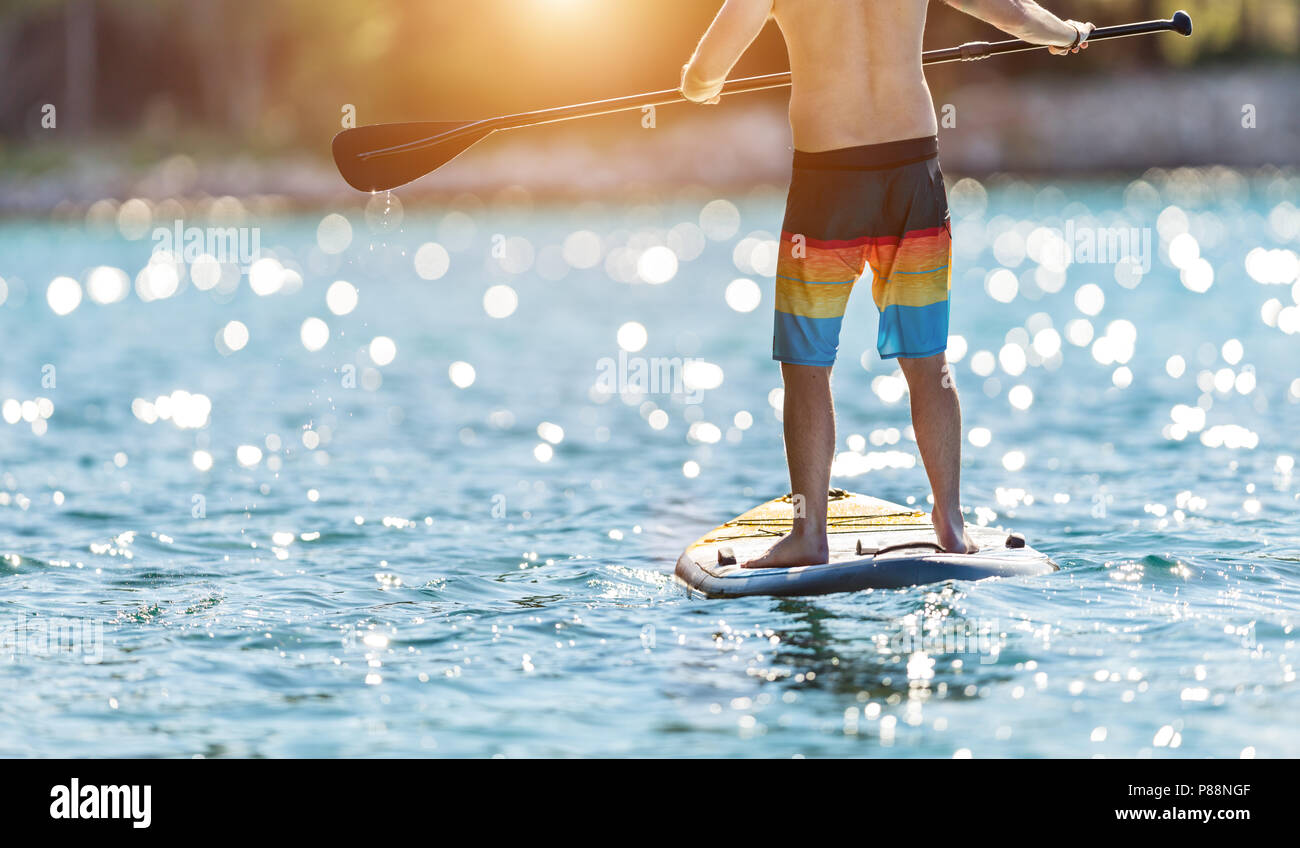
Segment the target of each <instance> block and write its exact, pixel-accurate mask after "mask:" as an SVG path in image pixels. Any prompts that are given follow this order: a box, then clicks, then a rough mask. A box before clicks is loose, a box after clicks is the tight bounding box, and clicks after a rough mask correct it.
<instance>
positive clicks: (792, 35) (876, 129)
mask: <svg viewBox="0 0 1300 848" xmlns="http://www.w3.org/2000/svg"><path fill="white" fill-rule="evenodd" d="M927 6H928V0H775V2H774V4H773V17H775V19H776V22H777V25H778V26H779V27H780V28H781V33H782V34H783V35H784V36H785V41H786V47H787V49H788V51H789V55H790V68H791V72H792V75H793V78H794V86H793V89H792V91H791V95H790V125H791V128H792V129H793V132H794V146H795V147H796V148H797V149H799V150H807V151H820V150H834V149H838V148H842V147H855V146H858V145H864V144H878V143H880V142H886V141H896V140H898V139H907V138H918V137H921V136H930V135H934V134H935V133H936V132H937V131H938V125H937V123H936V122H935V116H934V105H933V103H932V101H931V99H930V90H929V87H928V86H927V85H926V82H925V75H924V73H923V72H922V68H921V39H922V34H923V33H924V30H925V16H926V8H927Z"/></svg>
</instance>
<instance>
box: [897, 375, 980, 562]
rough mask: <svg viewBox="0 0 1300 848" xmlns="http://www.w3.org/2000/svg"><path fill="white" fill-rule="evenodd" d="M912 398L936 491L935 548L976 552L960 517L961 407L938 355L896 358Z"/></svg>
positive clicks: (924, 457) (933, 514)
mask: <svg viewBox="0 0 1300 848" xmlns="http://www.w3.org/2000/svg"><path fill="white" fill-rule="evenodd" d="M898 364H899V366H900V367H902V369H903V376H904V377H906V378H907V388H908V392H909V393H910V394H911V396H912V429H914V430H915V431H916V445H917V447H918V448H920V449H921V461H922V462H924V463H925V473H926V475H927V476H928V477H929V478H930V489H931V491H933V492H934V510H933V511H932V512H931V513H930V520H931V521H932V522H933V523H934V532H935V535H936V536H938V539H939V544H940V545H943V547H944V549H945V550H948V551H952V552H953V553H959V554H963V553H964V554H969V553H974V552H975V551H976V550H977V549H978V548H977V547H976V546H975V544H974V543H973V542H971V540H970V537H969V536H967V535H966V524H965V521H964V520H963V518H962V515H961V491H960V490H961V404H960V402H959V401H958V400H957V384H956V382H955V381H954V380H953V378H952V376H951V374H950V373H949V369H948V359H947V357H946V356H944V354H942V353H940V354H937V355H935V356H927V357H925V358H924V359H899V360H898Z"/></svg>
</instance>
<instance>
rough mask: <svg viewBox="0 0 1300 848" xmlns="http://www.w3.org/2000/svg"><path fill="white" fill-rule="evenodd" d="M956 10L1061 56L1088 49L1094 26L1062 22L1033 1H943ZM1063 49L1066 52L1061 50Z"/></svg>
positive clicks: (1076, 22)
mask: <svg viewBox="0 0 1300 848" xmlns="http://www.w3.org/2000/svg"><path fill="white" fill-rule="evenodd" d="M944 2H945V3H947V4H948V5H949V6H952V7H953V8H954V9H957V10H959V11H962V12H965V13H966V14H968V15H972V16H974V17H976V18H979V19H980V20H982V21H985V22H987V23H990V24H993V26H995V27H997V28H998V29H1000V30H1002V31H1003V32H1005V33H1008V34H1010V35H1014V36H1015V37H1016V38H1019V39H1021V40H1023V41H1028V42H1029V43H1030V44H1046V45H1050V46H1052V47H1054V48H1057V49H1054V50H1052V52H1053V53H1056V54H1058V55H1059V54H1061V53H1064V52H1066V51H1067V50H1068V49H1069V48H1071V47H1073V48H1075V49H1076V50H1077V49H1078V48H1079V47H1086V46H1087V38H1088V35H1089V34H1090V33H1091V32H1092V31H1093V29H1094V27H1093V25H1092V24H1088V23H1080V22H1079V21H1063V20H1061V19H1060V18H1058V17H1057V16H1056V15H1053V14H1052V13H1051V12H1049V11H1047V10H1046V9H1044V8H1043V7H1042V6H1039V5H1038V4H1037V3H1035V2H1034V0H944ZM1062 48H1064V49H1062Z"/></svg>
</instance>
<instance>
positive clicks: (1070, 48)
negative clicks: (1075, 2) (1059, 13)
mask: <svg viewBox="0 0 1300 848" xmlns="http://www.w3.org/2000/svg"><path fill="white" fill-rule="evenodd" d="M1066 23H1067V24H1069V25H1070V26H1072V27H1074V30H1075V32H1077V33H1078V36H1077V38H1076V39H1075V41H1074V44H1073V45H1067V46H1062V47H1049V48H1047V52H1048V53H1051V54H1052V55H1053V56H1064V55H1066V54H1067V53H1078V52H1079V51H1080V50H1087V49H1088V36H1090V35H1092V31H1093V30H1094V29H1096V28H1097V27H1096V26H1094V25H1093V24H1090V23H1084V22H1081V21H1066Z"/></svg>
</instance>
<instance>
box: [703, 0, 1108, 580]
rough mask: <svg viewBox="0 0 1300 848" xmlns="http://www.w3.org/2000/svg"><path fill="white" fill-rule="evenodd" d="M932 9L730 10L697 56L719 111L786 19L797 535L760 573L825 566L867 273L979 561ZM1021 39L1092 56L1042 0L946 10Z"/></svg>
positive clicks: (782, 271) (930, 452) (791, 433)
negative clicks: (956, 348) (746, 65)
mask: <svg viewBox="0 0 1300 848" xmlns="http://www.w3.org/2000/svg"><path fill="white" fill-rule="evenodd" d="M928 2H929V0H726V2H725V3H724V4H723V6H722V10H721V11H720V12H718V16H717V17H716V18H715V19H714V21H713V23H712V25H711V26H710V27H709V29H708V32H706V33H705V35H704V38H703V39H702V40H701V41H700V44H699V47H698V48H697V49H696V51H695V55H694V56H693V57H692V58H691V61H690V62H689V63H688V64H687V65H686V66H685V67H684V68H683V69H682V93H683V94H684V95H685V96H686V97H687V98H688V99H690V100H693V101H695V102H697V103H716V102H717V101H718V95H719V92H720V91H721V89H722V85H723V82H724V81H725V80H726V77H727V74H728V73H729V72H730V71H731V68H732V66H734V65H735V63H736V61H737V60H738V59H739V58H740V55H741V54H742V53H744V52H745V50H746V48H748V47H749V45H750V43H751V42H753V40H754V39H755V38H756V37H757V36H758V33H759V30H761V29H762V28H763V25H764V24H765V23H766V22H767V20H768V18H769V17H771V18H774V19H775V20H776V23H777V25H778V26H779V27H780V28H781V32H782V34H783V35H784V36H785V42H786V49H787V50H788V52H789V56H790V68H791V73H792V76H793V81H794V84H793V88H792V90H791V94H790V125H791V128H792V130H793V135H794V147H795V153H794V168H793V177H792V179H791V183H790V194H789V198H788V200H787V202H786V212H785V222H784V224H783V226H782V233H781V249H780V259H779V262H778V270H777V279H776V322H775V331H774V335H773V343H772V349H773V350H772V357H773V359H776V360H777V361H779V362H780V363H781V377H782V380H783V381H784V383H785V409H784V422H785V445H786V461H787V463H788V464H789V466H790V491H791V492H793V493H795V494H796V495H802V496H803V504H804V511H803V515H802V517H799V516H798V515H796V517H795V520H794V529H793V531H792V532H791V533H790V535H788V536H786V537H785V538H783V539H781V540H780V541H779V542H777V543H776V545H774V546H773V547H772V548H771V550H769V551H768V552H767V553H766V554H764V555H763V556H761V557H759V558H758V559H755V560H753V561H751V562H747V563H744V565H745V566H746V567H748V568H765V567H787V566H797V565H812V564H817V563H824V562H826V561H827V560H828V558H829V549H828V546H827V539H826V500H827V489H828V487H829V484H830V474H831V461H832V459H833V457H834V452H835V413H834V409H833V406H832V402H831V385H830V379H831V367H832V365H833V364H834V362H835V354H836V349H837V347H838V345H839V331H840V321H841V319H842V317H843V315H844V309H845V305H846V304H847V302H848V298H849V292H850V291H851V290H852V288H853V283H854V281H855V280H856V279H857V278H858V277H859V276H860V275H861V274H862V272H863V271H864V270H865V268H866V267H867V266H868V265H869V266H870V267H871V271H872V276H873V282H872V292H871V293H872V298H873V299H874V300H875V303H876V307H877V309H878V310H879V311H880V329H879V334H878V338H877V343H876V344H877V350H878V351H879V353H880V356H881V357H882V358H884V359H891V358H897V359H898V360H899V366H900V367H901V368H902V371H903V376H904V377H905V378H906V379H907V385H908V391H909V393H910V395H911V402H912V425H913V428H914V429H915V431H916V442H917V447H918V448H919V449H920V451H921V460H922V461H923V462H924V464H925V471H926V475H927V476H928V477H929V479H930V487H931V490H932V492H933V494H934V509H933V510H932V512H931V514H930V518H931V521H932V522H933V524H934V532H935V534H936V537H937V539H938V543H939V544H940V545H942V546H943V548H944V549H945V550H947V551H952V552H955V553H973V552H974V551H975V545H974V544H973V543H972V542H971V540H970V537H969V536H967V534H966V529H965V522H964V520H963V519H962V514H961V504H960V500H959V498H960V487H959V483H960V473H961V407H960V405H959V403H958V400H957V390H956V387H955V385H954V383H953V380H952V378H951V377H950V375H949V374H948V365H947V360H946V359H945V357H944V351H945V349H946V348H947V341H948V290H949V283H950V280H951V269H950V267H949V260H950V257H951V244H950V237H951V231H950V225H949V221H948V202H947V197H946V195H945V192H944V186H943V174H942V172H941V171H940V170H939V162H938V140H937V133H938V123H937V122H936V120H935V114H934V106H933V103H932V102H931V100H930V90H929V88H928V87H927V86H926V82H925V75H924V73H923V72H922V68H921V36H922V33H923V31H924V29H925V15H926V7H927V5H928ZM946 2H947V3H948V4H949V5H951V6H953V7H954V8H957V9H960V10H961V11H963V12H967V13H969V14H971V15H974V16H975V17H977V18H980V19H982V20H985V21H987V22H988V23H990V24H993V25H994V26H996V27H998V28H999V29H1001V30H1004V31H1005V32H1008V33H1010V34H1011V35H1013V36H1015V37H1017V38H1021V39H1024V40H1025V41H1029V42H1032V43H1034V44H1044V45H1052V52H1053V53H1056V54H1058V55H1063V54H1066V53H1070V52H1074V53H1077V52H1078V51H1079V50H1081V49H1084V48H1086V47H1087V39H1088V36H1089V34H1091V32H1092V30H1093V26H1092V24H1089V23H1080V22H1078V21H1065V20H1061V19H1060V18H1058V17H1057V16H1056V15H1053V14H1052V13H1051V12H1048V11H1047V10H1046V9H1043V8H1042V7H1040V6H1038V5H1037V4H1036V3H1034V2H1032V0H946Z"/></svg>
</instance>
